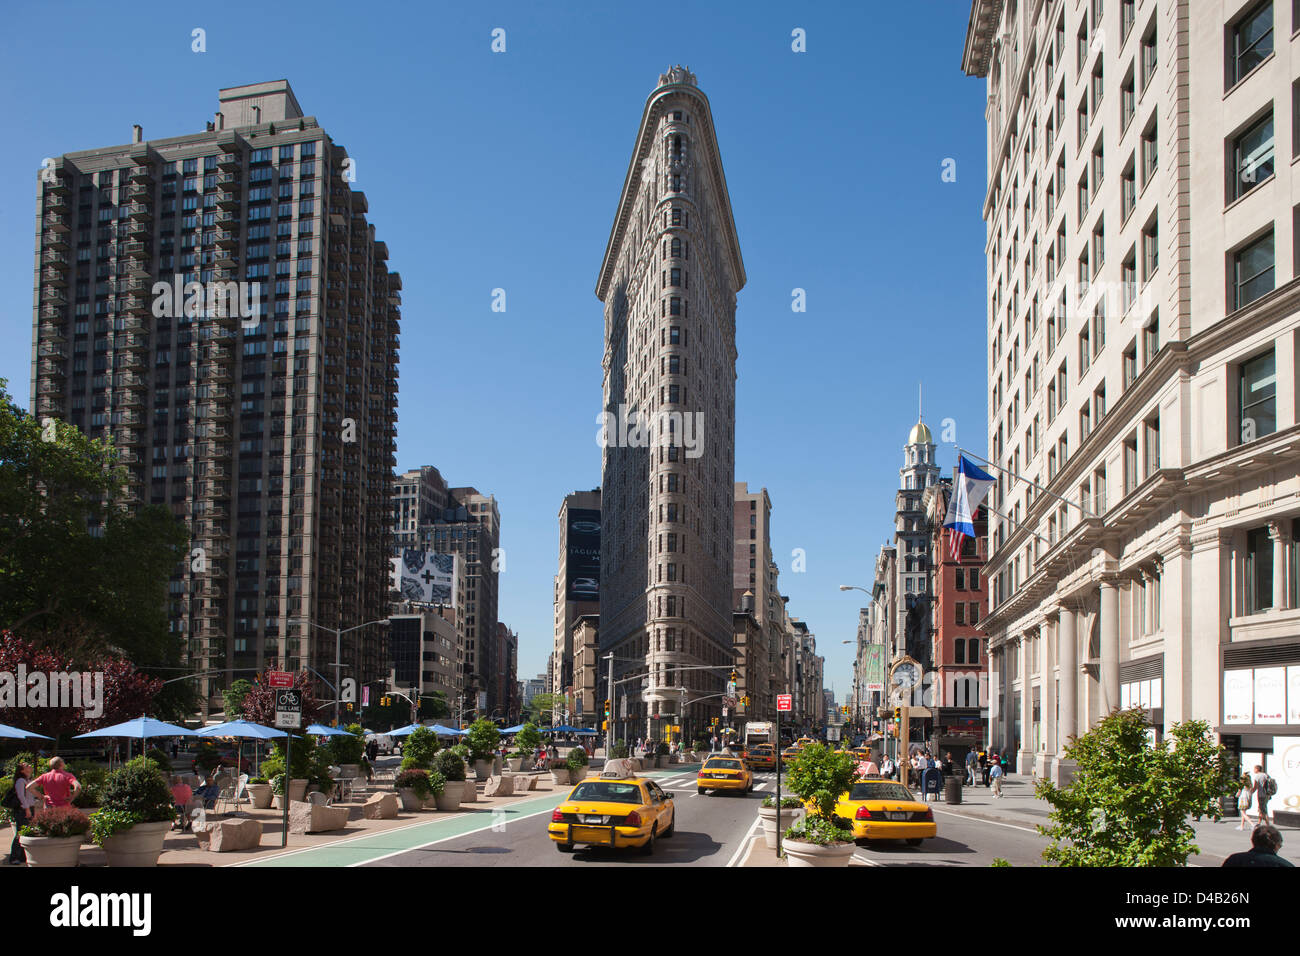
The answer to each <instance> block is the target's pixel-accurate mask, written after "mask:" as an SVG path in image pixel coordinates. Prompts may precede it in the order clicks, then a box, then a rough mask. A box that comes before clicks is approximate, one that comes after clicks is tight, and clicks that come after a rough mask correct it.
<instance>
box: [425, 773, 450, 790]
mask: <svg viewBox="0 0 1300 956" xmlns="http://www.w3.org/2000/svg"><path fill="white" fill-rule="evenodd" d="M446 783H447V778H446V777H444V776H443V775H442V774H440V773H439V772H438V771H436V770H430V771H429V795H430V796H431V797H441V796H442V791H443V790H445V789H446Z"/></svg>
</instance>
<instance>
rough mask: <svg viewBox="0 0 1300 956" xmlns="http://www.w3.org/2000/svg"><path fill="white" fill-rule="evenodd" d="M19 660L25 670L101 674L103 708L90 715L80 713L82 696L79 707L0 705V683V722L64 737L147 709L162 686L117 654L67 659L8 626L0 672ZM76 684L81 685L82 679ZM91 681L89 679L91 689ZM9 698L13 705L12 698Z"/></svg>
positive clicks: (1, 642) (0, 639)
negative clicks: (17, 633) (27, 639)
mask: <svg viewBox="0 0 1300 956" xmlns="http://www.w3.org/2000/svg"><path fill="white" fill-rule="evenodd" d="M20 665H21V666H22V667H24V668H25V669H26V672H27V673H28V674H33V673H36V672H44V673H50V674H52V673H68V672H71V671H77V670H79V671H81V672H82V674H91V675H94V674H99V673H102V674H103V675H104V684H103V687H104V694H103V701H102V706H103V713H102V714H100V715H99V716H97V717H93V718H92V717H87V716H86V707H87V702H86V700H85V698H84V696H83V698H82V702H81V703H82V706H79V707H54V706H41V707H15V706H6V704H7V703H10V702H9V701H7V700H6V698H5V694H4V686H3V685H0V724H10V725H12V726H17V727H22V728H23V729H24V730H31V731H34V732H36V733H38V734H45V735H46V736H48V737H55V738H66V737H68V736H71V735H73V734H82V733H86V732H87V731H90V730H94V729H95V728H97V727H107V726H109V725H111V724H116V723H121V722H122V721H124V720H130V719H131V718H133V717H139V716H140V715H141V714H146V713H149V712H150V711H151V710H152V709H153V703H154V700H155V698H156V696H157V694H158V692H159V691H160V690H161V689H162V681H160V680H158V679H157V678H154V677H149V676H146V675H145V674H141V673H140V672H139V671H137V670H136V669H135V667H134V666H133V665H132V664H131V663H130V662H129V661H126V660H123V659H122V658H120V657H115V656H103V657H91V658H83V659H81V660H80V661H73V660H72V659H70V658H68V657H66V656H64V655H63V654H60V653H58V652H56V651H53V650H48V649H41V648H38V647H37V646H36V645H35V644H33V643H30V642H28V641H25V640H23V639H22V638H19V637H17V636H15V635H14V634H11V633H10V632H8V631H4V632H0V674H6V675H13V674H16V673H17V672H18V669H19V666H20ZM14 681H15V686H14V687H13V688H12V690H14V691H15V692H17V690H18V688H17V687H16V678H14ZM81 686H82V689H83V690H84V688H85V682H84V678H83V681H82V684H81ZM94 686H95V684H94V682H93V680H92V688H93V687H94ZM27 697H28V703H30V702H31V690H28V691H27ZM47 700H49V702H50V703H56V702H57V701H54V700H53V699H52V698H47ZM12 703H15V704H16V703H17V699H16V698H15V700H14V701H12Z"/></svg>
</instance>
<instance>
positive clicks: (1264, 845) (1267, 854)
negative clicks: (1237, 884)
mask: <svg viewBox="0 0 1300 956" xmlns="http://www.w3.org/2000/svg"><path fill="white" fill-rule="evenodd" d="M1280 849H1282V834H1281V833H1280V832H1278V829H1277V827H1275V826H1273V825H1272V824H1269V823H1261V824H1260V825H1259V826H1257V827H1255V829H1254V830H1252V831H1251V834H1250V849H1249V850H1245V851H1243V852H1241V853H1233V854H1232V855H1231V856H1229V857H1228V858H1227V859H1226V860H1224V861H1223V865H1224V866H1280V867H1288V866H1289V867H1292V868H1294V867H1295V864H1294V863H1292V862H1291V861H1290V860H1288V859H1286V858H1284V857H1281V856H1279V855H1278V852H1277V851H1278V850H1280Z"/></svg>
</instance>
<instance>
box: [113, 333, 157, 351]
mask: <svg viewBox="0 0 1300 956" xmlns="http://www.w3.org/2000/svg"><path fill="white" fill-rule="evenodd" d="M113 348H114V349H116V350H117V351H119V352H147V351H149V336H148V335H146V334H144V333H143V332H132V333H129V334H127V335H118V337H117V338H116V339H115V340H114V341H113Z"/></svg>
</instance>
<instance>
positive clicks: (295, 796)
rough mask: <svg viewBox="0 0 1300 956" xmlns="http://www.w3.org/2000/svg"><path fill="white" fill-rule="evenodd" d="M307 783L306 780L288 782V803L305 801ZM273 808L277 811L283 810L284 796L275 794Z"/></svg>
mask: <svg viewBox="0 0 1300 956" xmlns="http://www.w3.org/2000/svg"><path fill="white" fill-rule="evenodd" d="M307 783H308V781H306V780H290V781H289V802H290V803H302V802H303V801H304V800H306V799H307ZM268 786H269V785H268ZM275 806H276V809H278V810H283V809H284V794H280V793H277V794H276V795H275Z"/></svg>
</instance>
